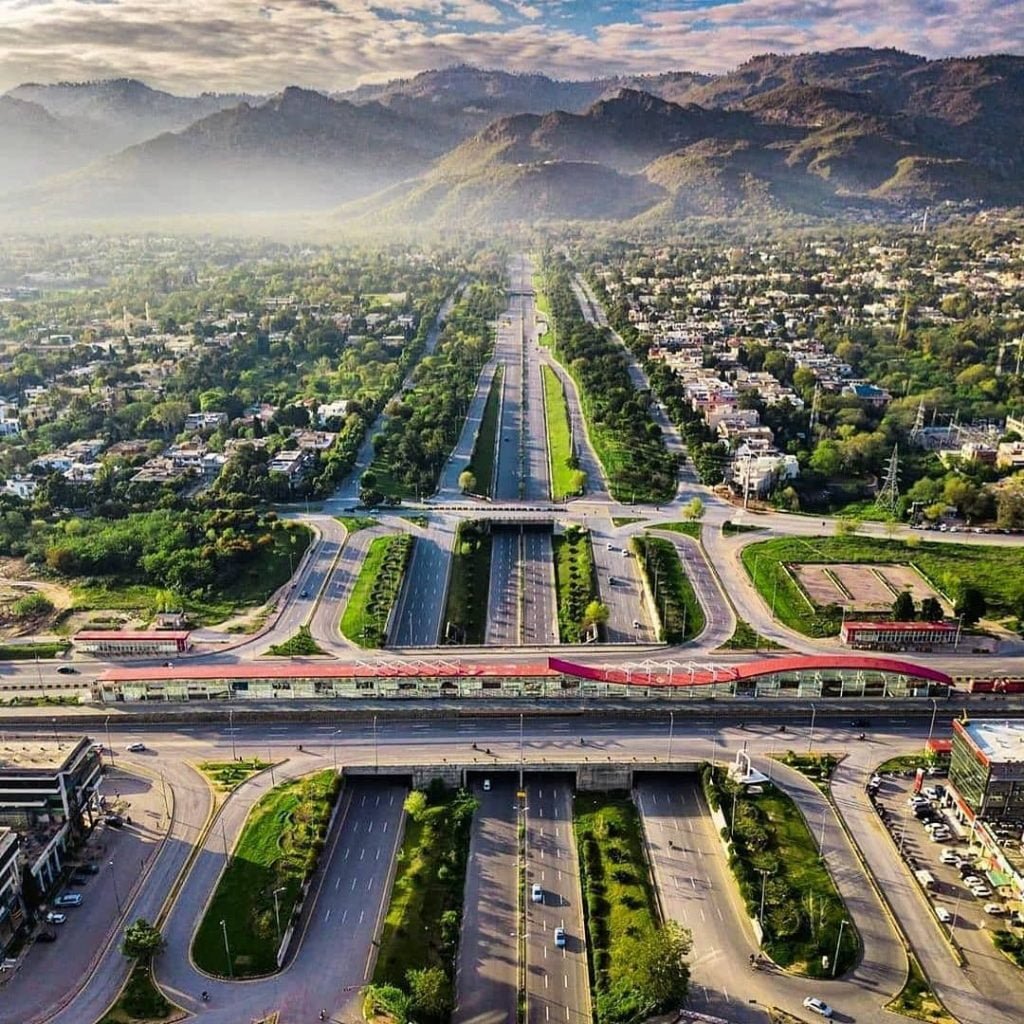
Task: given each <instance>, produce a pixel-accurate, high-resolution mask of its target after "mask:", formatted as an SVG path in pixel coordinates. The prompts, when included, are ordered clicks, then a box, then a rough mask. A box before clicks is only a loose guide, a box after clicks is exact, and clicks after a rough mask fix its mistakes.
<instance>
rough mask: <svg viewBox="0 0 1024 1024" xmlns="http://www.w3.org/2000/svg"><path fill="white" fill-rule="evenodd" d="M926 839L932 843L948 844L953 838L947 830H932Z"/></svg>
mask: <svg viewBox="0 0 1024 1024" xmlns="http://www.w3.org/2000/svg"><path fill="white" fill-rule="evenodd" d="M928 838H929V839H930V840H931V841H932V842H933V843H948V842H949V841H950V839H952V838H953V833H952V832H950V831H949V829H948V828H937V829H933V830H932V832H931V833H930V834H929V836H928Z"/></svg>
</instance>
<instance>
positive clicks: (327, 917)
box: [324, 907, 331, 924]
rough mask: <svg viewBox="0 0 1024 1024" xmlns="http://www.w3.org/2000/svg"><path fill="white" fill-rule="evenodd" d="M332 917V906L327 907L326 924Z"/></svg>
mask: <svg viewBox="0 0 1024 1024" xmlns="http://www.w3.org/2000/svg"><path fill="white" fill-rule="evenodd" d="M330 919H331V908H330V907H328V908H327V913H326V914H324V924H327V922H328V921H330Z"/></svg>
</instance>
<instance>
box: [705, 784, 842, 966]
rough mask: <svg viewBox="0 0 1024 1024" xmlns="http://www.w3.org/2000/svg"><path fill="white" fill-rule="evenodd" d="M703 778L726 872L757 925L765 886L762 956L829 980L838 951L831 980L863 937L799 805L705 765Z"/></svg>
mask: <svg viewBox="0 0 1024 1024" xmlns="http://www.w3.org/2000/svg"><path fill="white" fill-rule="evenodd" d="M701 779H702V782H703V785H704V794H705V796H706V798H707V800H708V803H709V804H710V805H711V806H712V807H713V808H721V811H722V814H723V815H724V817H725V821H726V830H725V832H726V834H725V836H724V838H726V840H727V841H728V842H729V848H730V854H729V866H730V867H731V868H732V872H733V875H734V876H735V878H736V883H737V885H738V886H739V890H740V895H741V896H742V897H743V901H744V903H746V907H747V913H748V914H750V916H751V917H752V918H755V919H757V918H758V917H759V915H760V910H761V887H762V883H763V885H764V896H765V899H764V951H765V953H767V954H768V956H770V957H771V958H772V960H774V961H775V962H776V963H777V964H779V965H780V966H781V967H786V968H788V969H789V970H791V971H793V972H794V973H796V974H802V975H805V976H807V977H811V978H826V977H832V976H833V970H832V968H833V959H834V958H835V956H836V952H837V948H838V956H839V959H838V963H837V964H835V968H836V969H835V975H836V976H838V975H841V974H843V973H845V972H846V971H848V970H849V969H850V968H851V967H853V966H854V964H855V963H856V962H857V957H858V955H859V953H860V938H859V936H858V934H857V931H856V929H855V928H854V927H853V925H852V924H851V923H850V916H849V913H848V911H847V909H846V904H845V903H844V902H843V899H842V897H841V896H840V895H839V890H838V889H837V888H836V885H835V882H833V880H832V876H831V875H830V874H829V872H828V869H827V868H826V867H825V864H824V862H823V860H822V859H821V856H820V853H819V850H818V846H817V844H816V843H815V841H814V837H813V836H812V835H811V831H810V829H809V828H808V827H807V822H806V821H805V820H804V817H803V815H802V814H801V813H800V810H799V808H798V807H797V806H796V804H795V803H794V802H793V801H792V800H791V799H790V797H789V796H787V795H786V794H785V793H783V792H782V790H780V789H778V787H776V786H774V785H773V784H772V783H770V782H769V783H765V784H764V785H763V787H762V789H763V792H761V793H758V794H752V793H750V792H748V791H746V790H745V789H744V788H743V787H742V786H738V785H736V784H735V783H733V782H732V781H731V780H730V779H729V778H728V777H727V776H726V774H725V772H724V771H723V770H722V769H721V768H716V769H715V770H714V772H712V770H711V768H710V767H709V766H705V769H704V771H703V773H702V775H701ZM734 804H735V806H734ZM730 828H731V838H730V836H729V830H730ZM762 872H763V874H762ZM844 920H845V921H846V922H847V924H846V925H845V926H843V925H842V922H843V921H844ZM837 944H838V946H837ZM823 957H825V958H827V959H826V960H825V961H824V962H823V960H822V958H823ZM826 964H827V966H826Z"/></svg>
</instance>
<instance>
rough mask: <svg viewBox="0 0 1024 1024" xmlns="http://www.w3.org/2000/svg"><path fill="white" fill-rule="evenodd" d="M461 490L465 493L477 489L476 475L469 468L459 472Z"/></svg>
mask: <svg viewBox="0 0 1024 1024" xmlns="http://www.w3.org/2000/svg"><path fill="white" fill-rule="evenodd" d="M459 490H460V491H462V493H463V494H469V493H470V492H471V491H475V490H476V476H475V475H474V474H473V473H471V472H470V471H469V470H468V469H464V470H463V471H462V472H461V473H460V474H459Z"/></svg>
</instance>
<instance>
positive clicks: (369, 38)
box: [0, 0, 1024, 92]
mask: <svg viewBox="0 0 1024 1024" xmlns="http://www.w3.org/2000/svg"><path fill="white" fill-rule="evenodd" d="M838 46H895V47H898V48H900V49H904V50H911V51H913V52H915V53H922V54H925V55H926V56H929V57H939V56H947V55H950V54H977V53H991V52H1012V53H1022V52H1024V0H881V2H880V0H597V2H589V0H404V2H401V3H384V2H381V0H0V89H6V88H9V87H11V86H13V85H16V84H18V83H20V82H25V81H37V82H51V81H60V80H83V79H95V78H109V77H113V76H117V77H121V76H132V77H137V78H142V79H144V80H146V81H147V82H149V83H150V84H152V85H155V86H159V87H162V88H166V89H170V90H173V91H178V92H199V91H203V90H216V91H232V90H246V91H253V92H268V91H273V90H277V89H279V88H281V87H283V86H284V85H289V84H296V85H304V86H308V87H311V88H319V89H325V90H331V89H343V88H347V87H349V86H352V85H356V84H358V83H359V82H367V81H379V80H381V79H385V78H393V77H400V76H406V75H410V74H413V73H415V72H417V71H421V70H424V69H425V68H433V67H444V66H447V65H450V64H457V63H471V64H477V65H481V66H485V67H494V68H503V69H507V70H514V71H542V72H545V73H547V74H551V75H555V76H557V77H564V78H585V77H591V76H594V75H599V74H605V73H617V72H635V71H663V70H668V69H694V70H701V71H723V70H727V69H728V68H730V67H734V66H735V65H736V64H738V63H740V62H742V61H743V60H745V59H746V58H747V57H749V56H751V55H752V54H756V53H764V52H766V51H774V52H780V53H785V52H792V51H801V50H820V49H831V48H834V47H838Z"/></svg>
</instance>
